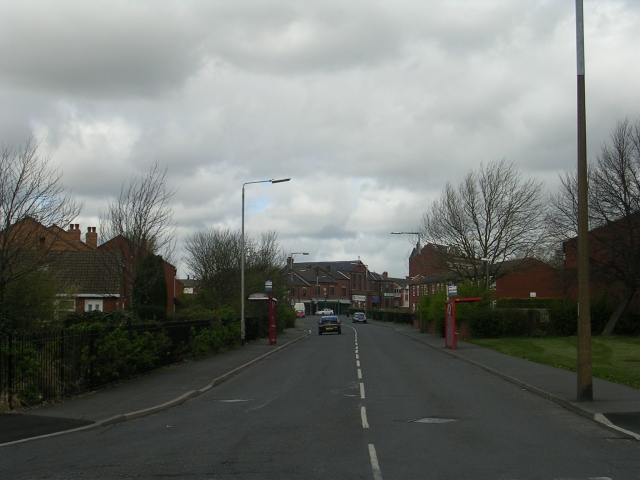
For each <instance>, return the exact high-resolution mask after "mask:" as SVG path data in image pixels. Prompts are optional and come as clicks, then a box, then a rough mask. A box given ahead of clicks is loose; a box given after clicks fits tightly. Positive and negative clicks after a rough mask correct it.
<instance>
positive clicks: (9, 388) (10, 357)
mask: <svg viewBox="0 0 640 480" xmlns="http://www.w3.org/2000/svg"><path fill="white" fill-rule="evenodd" d="M7 360H8V361H7V366H8V367H9V371H8V372H7V391H8V393H9V410H13V334H12V333H9V350H8V355H7Z"/></svg>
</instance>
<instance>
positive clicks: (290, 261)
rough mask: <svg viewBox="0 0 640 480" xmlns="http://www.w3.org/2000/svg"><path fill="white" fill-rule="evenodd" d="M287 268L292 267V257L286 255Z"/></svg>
mask: <svg viewBox="0 0 640 480" xmlns="http://www.w3.org/2000/svg"><path fill="white" fill-rule="evenodd" d="M287 268H288V269H289V270H291V269H292V268H293V257H287Z"/></svg>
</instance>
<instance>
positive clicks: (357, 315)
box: [353, 312, 367, 323]
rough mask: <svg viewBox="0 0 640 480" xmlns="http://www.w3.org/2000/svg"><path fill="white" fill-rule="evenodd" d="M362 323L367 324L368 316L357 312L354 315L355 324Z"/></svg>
mask: <svg viewBox="0 0 640 480" xmlns="http://www.w3.org/2000/svg"><path fill="white" fill-rule="evenodd" d="M356 322H362V323H367V316H366V315H365V314H364V313H362V312H356V313H354V314H353V323H356Z"/></svg>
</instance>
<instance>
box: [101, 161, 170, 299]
mask: <svg viewBox="0 0 640 480" xmlns="http://www.w3.org/2000/svg"><path fill="white" fill-rule="evenodd" d="M174 194H175V190H172V189H170V188H169V187H168V186H167V170H166V169H165V170H159V168H158V165H157V164H155V165H154V166H153V167H151V168H150V169H149V171H148V173H147V174H145V175H140V176H134V177H132V178H131V180H130V181H129V182H128V183H124V184H123V185H122V187H121V189H120V194H119V195H118V197H117V198H115V199H113V200H111V201H109V204H108V208H107V211H106V213H105V214H103V215H101V217H100V232H101V234H102V235H103V237H102V238H103V239H105V241H106V242H111V243H112V244H113V245H111V246H110V247H109V249H110V250H117V251H120V252H122V254H123V255H124V258H125V260H126V262H125V263H126V265H125V266H124V267H123V271H122V272H121V273H122V278H123V281H124V285H125V295H131V293H132V291H131V285H133V284H134V283H135V282H136V279H138V278H140V275H141V273H142V272H141V269H142V268H144V265H145V262H143V260H144V258H145V256H146V255H147V254H153V255H157V256H161V257H162V258H163V259H164V260H165V261H167V262H169V263H172V261H173V255H174V250H175V244H176V224H175V222H174V221H173V209H172V207H171V204H170V200H171V198H172V197H173V195H174ZM127 259H128V260H127ZM144 277H145V278H148V279H149V280H148V282H151V283H153V282H155V281H157V280H158V279H156V278H155V277H154V276H149V275H148V272H145V275H144ZM137 285H138V287H139V288H143V286H141V285H139V284H137ZM134 303H135V302H134Z"/></svg>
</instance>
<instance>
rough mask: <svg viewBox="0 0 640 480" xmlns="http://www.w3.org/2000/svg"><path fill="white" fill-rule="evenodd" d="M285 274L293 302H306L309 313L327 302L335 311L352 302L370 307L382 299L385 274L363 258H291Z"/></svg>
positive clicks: (360, 306) (352, 303) (361, 306)
mask: <svg viewBox="0 0 640 480" xmlns="http://www.w3.org/2000/svg"><path fill="white" fill-rule="evenodd" d="M284 274H285V275H286V278H287V282H288V288H289V298H290V300H291V302H292V305H293V303H304V304H305V311H306V313H307V314H313V313H315V312H316V311H317V310H318V309H321V308H323V307H324V305H325V304H326V306H327V308H331V309H332V310H333V311H334V312H336V313H345V312H346V311H347V309H348V308H350V307H351V306H354V307H356V308H362V309H364V308H365V305H366V308H367V309H370V308H372V306H373V305H376V306H377V304H378V303H379V302H380V298H381V297H380V292H381V291H383V290H384V289H383V287H381V285H382V278H383V277H382V276H381V275H379V274H377V273H375V272H371V271H369V269H368V267H367V266H366V265H365V264H364V263H362V262H361V261H360V260H353V261H334V262H303V263H294V262H293V259H291V258H289V259H287V266H286V268H285V270H284Z"/></svg>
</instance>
